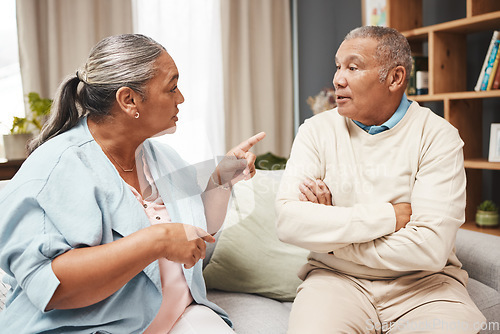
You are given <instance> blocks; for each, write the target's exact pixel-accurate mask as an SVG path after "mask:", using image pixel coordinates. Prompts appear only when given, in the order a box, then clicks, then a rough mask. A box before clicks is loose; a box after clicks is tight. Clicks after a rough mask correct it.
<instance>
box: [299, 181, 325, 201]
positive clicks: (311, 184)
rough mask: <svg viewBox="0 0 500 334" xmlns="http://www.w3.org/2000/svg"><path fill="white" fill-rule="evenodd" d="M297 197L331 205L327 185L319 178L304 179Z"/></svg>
mask: <svg viewBox="0 0 500 334" xmlns="http://www.w3.org/2000/svg"><path fill="white" fill-rule="evenodd" d="M299 189H300V195H299V199H300V200H301V201H303V202H312V203H318V204H324V205H332V194H331V192H330V189H328V187H327V185H326V184H325V183H324V182H323V181H322V180H320V179H317V180H315V181H312V180H306V181H304V182H303V183H302V184H301V185H300V186H299Z"/></svg>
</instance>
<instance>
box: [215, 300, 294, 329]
mask: <svg viewBox="0 0 500 334" xmlns="http://www.w3.org/2000/svg"><path fill="white" fill-rule="evenodd" d="M207 296H208V299H209V300H210V301H213V302H214V303H216V304H217V305H219V306H220V307H222V308H223V309H224V310H226V311H227V313H228V315H229V318H230V319H231V321H232V322H233V325H234V330H235V332H236V333H238V334H269V333H272V334H285V333H286V329H287V328H288V318H289V316H290V310H291V308H292V303H291V302H283V303H282V302H279V301H276V300H272V299H269V298H265V297H261V296H257V295H253V294H247V293H237V292H224V291H216V290H208V295H207Z"/></svg>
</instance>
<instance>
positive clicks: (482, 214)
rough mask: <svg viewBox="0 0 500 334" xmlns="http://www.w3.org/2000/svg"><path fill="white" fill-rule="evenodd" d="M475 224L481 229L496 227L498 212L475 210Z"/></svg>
mask: <svg viewBox="0 0 500 334" xmlns="http://www.w3.org/2000/svg"><path fill="white" fill-rule="evenodd" d="M476 224H477V225H478V226H481V227H495V226H498V211H482V210H477V212H476Z"/></svg>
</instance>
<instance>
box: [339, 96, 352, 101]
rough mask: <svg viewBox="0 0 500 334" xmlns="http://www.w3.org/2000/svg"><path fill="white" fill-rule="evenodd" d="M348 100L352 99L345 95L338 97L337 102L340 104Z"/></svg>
mask: <svg viewBox="0 0 500 334" xmlns="http://www.w3.org/2000/svg"><path fill="white" fill-rule="evenodd" d="M348 99H350V97H349V96H345V95H337V96H336V100H337V102H340V101H347V100H348Z"/></svg>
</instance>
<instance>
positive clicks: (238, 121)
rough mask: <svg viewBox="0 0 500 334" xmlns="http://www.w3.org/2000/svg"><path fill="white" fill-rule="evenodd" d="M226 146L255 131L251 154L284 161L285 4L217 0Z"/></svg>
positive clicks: (289, 135) (288, 91)
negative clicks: (257, 140) (259, 137)
mask: <svg viewBox="0 0 500 334" xmlns="http://www.w3.org/2000/svg"><path fill="white" fill-rule="evenodd" d="M221 12H222V34H223V35H222V45H223V60H224V93H225V103H224V104H225V121H226V143H227V147H228V148H229V147H232V146H234V145H236V144H238V143H240V142H241V141H243V140H245V139H246V138H248V137H250V136H252V135H253V134H255V133H258V132H260V131H265V132H266V133H267V137H266V138H265V139H264V140H263V141H262V142H260V143H258V144H257V145H256V146H255V148H254V152H255V153H257V154H261V153H265V152H271V153H274V154H276V155H279V156H283V157H288V156H289V153H290V148H291V145H292V140H293V91H292V90H293V84H292V48H291V23H290V15H291V14H290V1H289V0H272V1H269V0H221Z"/></svg>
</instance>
